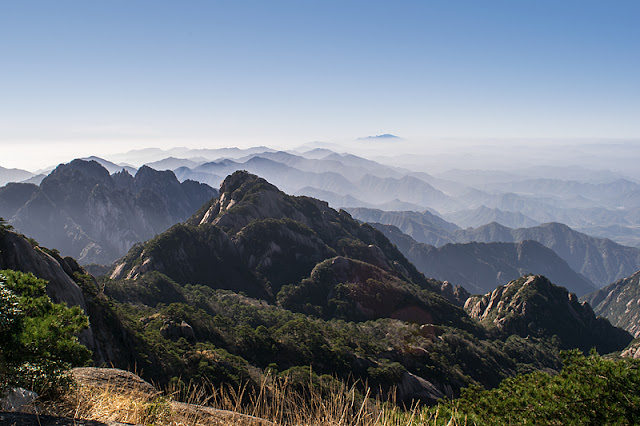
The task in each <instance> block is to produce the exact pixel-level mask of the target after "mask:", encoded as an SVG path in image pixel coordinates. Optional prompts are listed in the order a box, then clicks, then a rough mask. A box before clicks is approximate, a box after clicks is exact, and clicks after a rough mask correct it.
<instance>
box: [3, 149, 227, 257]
mask: <svg viewBox="0 0 640 426" xmlns="http://www.w3.org/2000/svg"><path fill="white" fill-rule="evenodd" d="M216 195H217V192H216V190H214V189H212V188H211V187H209V186H207V185H204V184H201V183H198V182H194V181H184V182H182V183H180V182H179V181H178V180H177V179H176V177H175V175H174V174H173V172H170V171H165V172H158V171H156V170H153V169H151V168H149V167H141V168H140V169H139V170H138V171H137V173H136V174H135V176H132V175H131V174H129V173H128V172H127V171H124V170H123V171H121V172H118V173H114V174H113V175H110V174H109V171H108V170H107V169H105V168H104V167H103V166H102V165H100V164H99V163H98V162H96V161H93V160H92V161H83V160H74V161H72V162H70V163H68V164H61V165H60V166H58V167H57V168H56V169H55V170H53V171H52V172H51V173H50V174H49V175H48V176H47V177H45V178H44V179H43V180H42V182H41V183H40V185H39V186H37V185H33V184H8V185H6V186H4V187H2V188H0V200H1V202H0V216H2V217H4V218H5V219H6V220H7V221H8V222H9V223H10V224H11V225H13V226H14V227H15V228H16V230H18V231H20V232H23V233H25V234H26V235H28V236H29V237H31V238H34V239H35V240H37V241H38V242H40V243H42V244H43V245H45V246H49V247H53V248H56V249H57V250H59V251H60V252H61V253H63V254H64V255H69V256H73V257H75V258H77V259H78V261H79V262H81V263H83V264H87V263H103V264H109V263H111V262H113V261H114V260H115V259H117V258H118V257H121V256H122V255H124V254H125V253H126V252H127V250H129V248H131V246H132V245H133V244H135V243H137V242H140V241H144V240H146V239H149V238H151V237H152V236H154V235H156V234H157V233H160V232H162V231H164V230H166V229H167V228H169V227H170V226H171V225H173V224H175V223H177V222H180V221H183V220H185V219H187V218H188V217H189V216H191V215H192V214H193V213H194V212H195V211H196V210H197V209H198V208H199V207H200V206H201V205H202V204H203V203H204V202H206V201H207V200H209V199H211V198H212V197H215V196H216Z"/></svg>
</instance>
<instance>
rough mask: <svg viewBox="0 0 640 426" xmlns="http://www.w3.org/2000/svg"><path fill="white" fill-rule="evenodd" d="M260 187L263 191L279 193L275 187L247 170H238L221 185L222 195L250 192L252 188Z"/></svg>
mask: <svg viewBox="0 0 640 426" xmlns="http://www.w3.org/2000/svg"><path fill="white" fill-rule="evenodd" d="M254 186H260V187H261V189H272V190H274V191H278V188H276V187H275V186H274V185H272V184H270V183H269V182H267V181H266V180H264V179H263V178H261V177H259V176H256V175H254V174H252V173H249V172H247V171H246V170H238V171H236V172H234V173H233V174H231V175H229V176H227V177H226V179H225V180H224V181H222V183H221V184H220V195H222V194H229V195H231V194H232V193H234V192H236V191H238V190H241V192H243V193H245V192H248V191H249V190H250V189H251V188H252V187H254Z"/></svg>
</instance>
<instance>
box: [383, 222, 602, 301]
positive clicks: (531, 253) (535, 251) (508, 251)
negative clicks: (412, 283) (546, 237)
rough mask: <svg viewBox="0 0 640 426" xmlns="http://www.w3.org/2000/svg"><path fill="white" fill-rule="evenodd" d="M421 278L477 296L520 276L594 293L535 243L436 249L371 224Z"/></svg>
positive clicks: (390, 228)
mask: <svg viewBox="0 0 640 426" xmlns="http://www.w3.org/2000/svg"><path fill="white" fill-rule="evenodd" d="M373 226H374V227H375V228H377V229H379V230H380V231H382V232H383V233H384V234H385V236H386V237H387V238H389V240H390V241H391V242H392V243H394V244H395V245H396V246H397V247H398V248H399V249H400V251H401V252H402V253H403V254H404V255H405V256H406V257H407V259H409V261H410V262H411V263H413V264H414V265H415V266H416V268H418V270H419V271H420V272H422V273H423V274H425V276H428V277H433V278H435V279H438V280H442V281H450V282H451V283H452V284H456V285H461V286H463V287H464V288H465V289H467V290H468V291H470V292H472V293H474V294H479V293H482V294H483V293H486V292H490V291H492V290H493V289H495V288H496V287H498V286H502V285H506V284H507V283H509V282H510V281H512V280H515V279H517V278H519V277H521V276H523V275H527V274H531V273H535V274H541V275H545V276H546V277H548V278H549V279H551V280H552V281H553V282H557V283H562V285H563V286H564V287H566V288H567V289H568V290H569V291H571V292H572V293H576V294H577V295H579V296H582V295H585V294H587V293H591V292H593V291H595V290H596V287H595V286H594V284H593V283H592V282H591V281H589V279H587V278H585V277H584V276H583V275H581V274H579V273H577V272H575V271H574V270H573V269H571V267H570V266H569V265H568V264H567V262H566V261H564V260H563V259H562V258H560V257H559V256H558V255H557V254H556V253H555V252H554V251H553V250H551V249H549V248H547V247H545V246H543V245H542V244H540V243H538V242H537V241H533V240H524V241H521V242H518V243H515V242H511V243H503V242H492V243H480V242H469V243H455V244H452V243H449V244H445V245H443V246H440V247H436V246H433V245H429V244H424V243H418V242H417V241H415V240H414V239H413V238H411V237H410V236H408V235H406V234H404V233H402V231H400V230H399V229H398V228H397V227H395V226H392V225H380V224H373Z"/></svg>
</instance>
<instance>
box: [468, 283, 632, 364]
mask: <svg viewBox="0 0 640 426" xmlns="http://www.w3.org/2000/svg"><path fill="white" fill-rule="evenodd" d="M464 309H465V311H467V313H468V314H469V315H470V316H471V317H472V318H475V319H477V320H479V321H480V322H482V323H484V324H485V325H487V326H493V327H496V328H497V329H499V330H501V331H502V332H504V333H505V334H517V335H520V336H522V337H527V336H535V337H548V338H551V337H552V336H557V338H558V339H559V340H560V346H561V347H564V348H575V347H577V348H580V349H582V350H583V351H588V350H589V349H590V348H592V347H595V348H596V349H597V350H598V351H599V352H600V353H608V352H613V351H617V350H621V349H623V348H624V347H625V346H626V345H628V344H629V342H630V341H631V340H632V337H631V335H629V333H627V332H625V331H624V330H621V329H618V328H616V327H613V326H612V325H611V324H610V323H609V321H608V320H606V319H604V318H596V316H595V314H594V313H593V310H592V309H591V307H590V306H589V304H588V303H586V302H583V303H579V302H578V298H577V297H576V296H575V294H572V293H569V292H567V290H566V289H564V288H562V287H558V286H556V285H555V284H553V283H551V282H550V281H549V280H548V279H547V278H545V277H543V276H540V275H531V276H528V277H522V278H520V279H517V280H514V281H512V282H510V283H509V284H507V285H506V286H500V287H498V288H496V289H495V290H494V291H492V292H491V293H487V294H485V295H484V296H471V297H470V298H469V299H467V302H466V303H465V305H464Z"/></svg>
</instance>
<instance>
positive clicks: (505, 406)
mask: <svg viewBox="0 0 640 426" xmlns="http://www.w3.org/2000/svg"><path fill="white" fill-rule="evenodd" d="M562 356H563V362H564V367H563V369H562V371H561V372H560V373H559V374H557V375H549V374H547V373H543V372H534V373H530V374H525V375H518V376H516V377H513V378H509V379H506V380H504V381H502V383H500V386H499V387H498V388H497V389H492V390H485V389H482V388H481V387H478V386H471V387H469V388H467V389H464V390H463V392H462V397H461V398H459V399H457V400H455V401H451V400H449V401H447V402H444V403H442V404H440V405H439V406H438V407H437V408H436V409H434V411H435V410H437V411H438V412H439V416H441V418H442V419H446V420H445V421H444V422H443V424H447V421H448V419H449V418H451V417H452V416H453V417H457V418H459V419H465V420H466V421H467V422H468V423H470V424H478V425H481V424H482V425H513V424H532V425H534V424H546V425H563V424H582V425H586V424H590V425H604V424H638V423H639V422H640V360H634V359H623V360H612V359H606V358H603V357H601V356H599V355H597V354H596V353H595V352H592V353H591V354H590V355H588V356H584V355H583V354H582V353H580V352H579V351H577V350H573V351H568V352H564V353H563V354H562Z"/></svg>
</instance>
